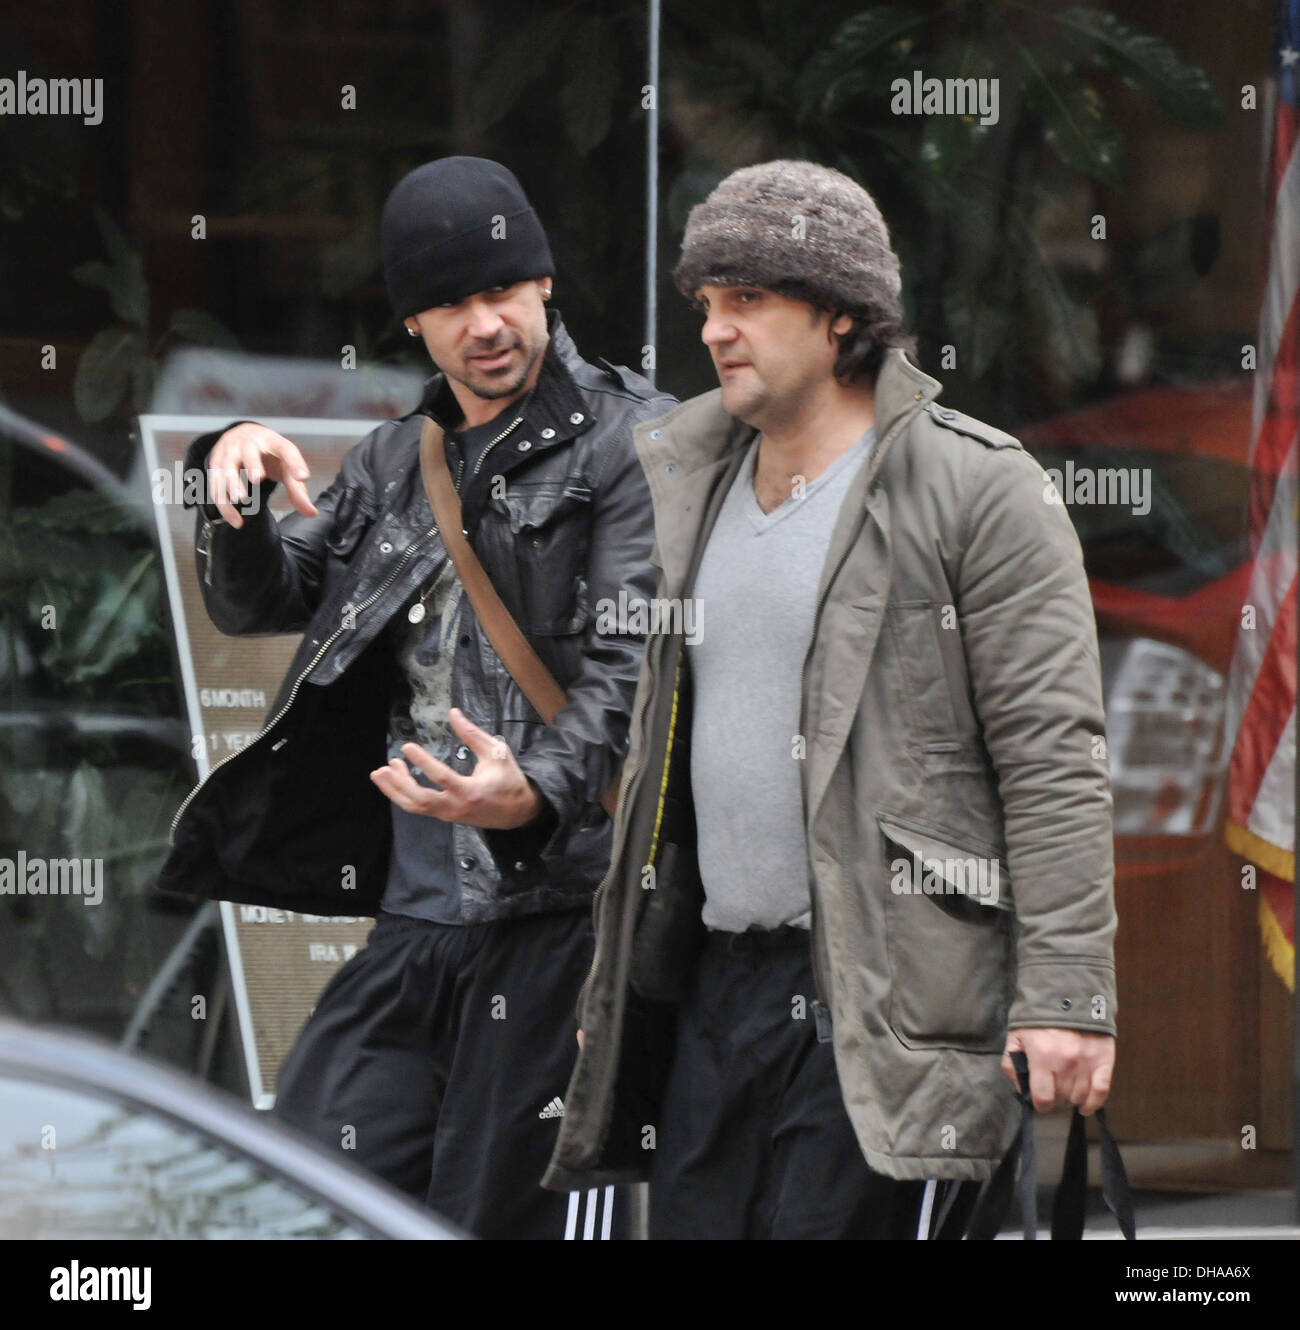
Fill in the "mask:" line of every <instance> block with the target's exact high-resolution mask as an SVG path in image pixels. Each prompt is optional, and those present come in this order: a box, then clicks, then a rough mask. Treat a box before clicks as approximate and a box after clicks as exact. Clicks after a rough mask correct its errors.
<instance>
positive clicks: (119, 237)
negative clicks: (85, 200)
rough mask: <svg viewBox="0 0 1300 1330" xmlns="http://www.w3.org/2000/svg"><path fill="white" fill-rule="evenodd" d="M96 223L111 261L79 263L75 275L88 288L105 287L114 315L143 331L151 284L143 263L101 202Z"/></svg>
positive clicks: (73, 273)
mask: <svg viewBox="0 0 1300 1330" xmlns="http://www.w3.org/2000/svg"><path fill="white" fill-rule="evenodd" d="M95 221H96V223H97V224H98V226H99V234H100V236H101V237H102V238H103V241H104V248H105V250H106V251H107V252H108V262H107V263H106V264H95V263H89V264H86V263H83V264H79V265H78V266H77V267H76V268H74V269H73V271H72V275H73V277H75V278H77V280H78V281H83V282H86V283H87V284H88V285H91V286H102V287H103V288H104V290H105V291H107V292H108V298H109V300H110V302H111V303H112V306H113V313H114V314H116V315H117V317H118V318H119V319H121V320H122V322H123V323H130V324H134V325H135V327H137V328H144V327H146V326H147V325H148V322H149V284H148V282H146V281H145V276H144V263H143V261H142V260H141V258H140V255H139V253H138V252H137V251H136V250H134V249H132V248H131V245H130V243H129V242H128V240H127V238H126V236H125V235H123V233H122V231H121V228H120V227H119V226H118V225H117V223H116V222H115V221H113V219H112V217H110V216H109V214H108V211H107V210H106V209H105V208H104V207H103V206H102V205H100V204H98V203H97V204H95ZM88 269H89V272H87V270H88ZM78 274H81V275H80V276H78Z"/></svg>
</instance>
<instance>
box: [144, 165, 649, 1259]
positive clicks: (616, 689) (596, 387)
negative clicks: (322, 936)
mask: <svg viewBox="0 0 1300 1330" xmlns="http://www.w3.org/2000/svg"><path fill="white" fill-rule="evenodd" d="M382 243H383V253H384V271H385V277H386V281H387V285H388V291H389V295H390V298H391V301H392V304H393V308H394V310H395V312H396V314H397V316H398V317H399V318H400V319H401V320H402V321H403V323H404V325H405V327H406V330H407V332H408V334H409V335H411V336H412V337H417V336H418V337H421V338H422V339H423V342H424V345H425V347H426V349H427V350H428V352H429V355H430V357H431V359H432V360H433V361H434V364H435V366H436V367H437V369H438V370H439V371H440V372H439V373H437V374H435V375H434V377H433V378H431V379H430V380H429V381H428V383H427V385H426V389H425V393H424V396H423V399H422V401H421V403H420V405H419V408H418V409H417V410H416V411H415V412H413V413H412V414H411V415H409V416H407V417H405V418H404V419H402V420H398V421H391V422H388V423H385V424H383V425H381V426H379V428H377V429H376V430H374V431H373V432H372V433H371V434H369V435H368V436H367V437H366V438H365V439H364V440H362V441H361V443H359V444H358V445H357V446H356V447H355V448H353V449H352V450H351V451H350V452H349V453H348V455H347V456H346V457H345V458H344V460H343V463H342V466H341V468H340V471H339V475H338V477H337V478H336V479H335V480H334V482H333V483H332V484H331V485H330V486H329V488H328V489H326V490H325V491H324V492H323V493H322V494H321V495H320V497H319V498H318V499H317V500H316V501H315V503H313V502H312V501H311V499H310V498H309V496H308V493H307V490H306V488H305V485H304V482H305V481H306V479H307V467H306V465H305V463H304V462H303V459H302V456H301V454H300V453H299V451H298V449H297V448H296V447H295V446H294V444H293V443H292V442H291V441H290V440H288V439H286V438H284V437H283V436H281V435H279V434H277V433H275V432H274V431H272V430H269V429H267V428H265V427H263V426H260V425H257V424H255V423H252V422H240V423H238V424H236V425H233V426H231V427H229V428H228V429H226V430H225V431H223V432H219V433H216V434H210V435H205V436H203V437H202V438H199V439H196V440H195V442H194V444H193V445H192V446H191V450H190V455H189V458H188V464H189V465H193V466H202V465H206V466H207V468H208V473H209V478H210V482H211V492H212V493H213V494H214V495H215V496H217V497H218V498H220V496H222V495H229V501H221V502H216V503H213V504H209V505H205V506H204V507H203V508H202V511H201V513H200V516H199V531H198V541H197V550H198V556H197V557H198V563H199V578H200V584H201V586H202V588H203V594H204V598H205V604H206V606H207V609H208V612H209V614H210V615H211V616H212V619H213V621H214V623H216V624H217V626H218V627H219V628H221V629H222V630H223V631H225V632H229V633H276V632H292V631H303V638H302V643H301V646H300V648H299V651H298V654H297V656H296V658H295V660H294V663H293V665H292V667H291V669H290V671H289V674H288V676H287V677H286V680H285V683H284V686H283V689H282V691H281V694H280V696H279V697H278V698H277V700H276V702H275V704H274V705H273V706H272V708H271V710H270V712H269V713H268V715H269V719H268V723H267V726H266V728H265V729H264V731H263V732H262V734H261V735H259V736H258V739H257V740H256V741H255V742H254V743H252V744H250V745H249V746H248V747H247V748H245V749H244V750H242V751H241V752H239V753H238V754H236V755H235V756H234V757H233V758H232V759H231V760H230V761H228V762H226V763H224V764H222V765H221V766H220V767H218V768H215V769H214V770H213V772H212V773H211V775H210V776H209V778H208V779H207V781H206V782H205V783H204V784H203V785H202V786H200V787H199V789H198V790H197V791H196V793H195V794H194V795H193V796H192V797H191V799H190V800H189V801H187V803H186V805H185V806H184V808H183V810H182V814H181V816H180V818H179V819H178V823H177V826H176V829H175V833H174V837H173V843H174V848H173V851H172V854H171V857H170V858H169V860H168V862H167V864H166V865H165V866H164V869H163V875H162V880H161V885H162V886H164V887H166V888H169V889H172V890H177V891H184V892H187V893H190V894H200V895H205V896H212V897H217V898H220V899H225V900H234V901H243V902H250V903H255V904H263V905H273V906H278V907H282V908H289V909H295V910H306V911H310V912H315V913H324V914H349V915H351V914H366V913H368V914H373V915H375V916H376V917H377V920H378V922H377V925H376V928H375V930H374V931H373V932H372V933H371V936H370V939H369V942H368V944H367V946H366V947H365V948H364V949H363V950H362V951H361V952H359V953H358V954H357V955H356V956H355V957H353V958H352V959H351V960H350V961H348V962H347V963H346V964H345V965H344V966H343V968H342V969H341V970H340V971H339V972H338V973H337V974H336V975H335V977H334V978H333V980H332V981H331V982H330V983H329V985H328V986H327V987H326V989H325V991H324V992H323V993H322V994H321V997H320V999H319V1001H318V1003H317V1005H316V1008H315V1009H314V1011H313V1013H312V1015H311V1017H310V1019H309V1020H308V1022H307V1024H306V1026H305V1028H304V1030H303V1031H302V1033H301V1035H300V1036H299V1039H298V1041H297V1043H296V1045H295V1046H294V1048H293V1050H292V1051H291V1052H290V1054H289V1056H288V1058H287V1059H286V1061H285V1063H284V1066H283V1068H282V1069H281V1072H280V1076H279V1082H278V1085H277V1101H276V1109H275V1111H276V1114H277V1116H279V1117H280V1118H281V1119H282V1120H283V1121H285V1122H287V1123H290V1124H292V1125H293V1126H295V1127H297V1128H299V1129H301V1130H303V1131H305V1132H307V1133H309V1134H310V1135H312V1136H313V1137H315V1138H316V1139H318V1140H319V1141H321V1142H322V1143H323V1144H324V1145H325V1146H326V1147H327V1148H330V1149H335V1150H341V1151H344V1152H350V1153H345V1154H344V1157H345V1158H351V1159H353V1160H357V1161H359V1162H360V1163H362V1164H363V1165H366V1166H367V1167H369V1168H371V1169H372V1170H374V1171H375V1172H376V1173H378V1174H379V1175H380V1176H382V1177H384V1178H385V1179H386V1180H388V1181H389V1182H391V1183H392V1184H393V1185H395V1186H397V1187H399V1188H400V1189H401V1190H403V1191H405V1192H407V1193H409V1194H410V1195H412V1196H414V1197H417V1198H418V1199H419V1200H421V1201H423V1202H426V1203H427V1204H428V1205H429V1206H430V1207H432V1208H433V1209H434V1210H436V1211H438V1212H439V1213H440V1214H442V1215H444V1216H445V1217H447V1218H448V1219H450V1220H452V1221H453V1222H455V1223H457V1224H459V1225H460V1226H461V1227H463V1228H464V1229H466V1230H467V1231H469V1232H471V1233H473V1234H476V1235H478V1236H490V1237H556V1238H559V1237H570V1238H573V1237H588V1238H590V1237H609V1236H611V1235H612V1234H616V1233H618V1232H620V1231H621V1230H622V1229H623V1227H624V1225H623V1223H622V1219H621V1216H619V1217H617V1218H616V1215H615V1200H616V1194H615V1192H614V1189H613V1188H612V1187H609V1188H600V1189H596V1190H593V1191H585V1192H584V1193H582V1194H579V1193H573V1194H571V1195H569V1196H568V1197H563V1196H557V1195H555V1194H554V1193H551V1192H546V1191H544V1190H542V1189H541V1187H540V1186H539V1181H540V1178H541V1174H542V1172H543V1169H544V1167H545V1164H546V1160H547V1157H548V1155H549V1153H550V1150H551V1148H552V1146H553V1144H554V1141H555V1136H556V1131H557V1129H558V1124H559V1121H560V1120H561V1118H562V1116H563V1113H564V1105H563V1102H562V1098H561V1096H562V1095H563V1093H564V1088H565V1085H566V1083H567V1079H568V1074H569V1071H570V1068H571V1064H572V1061H573V1055H574V1052H575V1048H576V1045H575V1042H574V1035H575V1030H576V1022H575V1020H574V1015H573V1012H574V1006H575V1002H576V1000H577V996H578V990H579V987H580V985H581V982H582V979H583V976H584V975H585V973H586V970H587V966H588V963H589V961H590V957H591V950H592V929H591V899H592V893H593V891H594V889H595V887H596V885H597V883H598V882H599V881H600V878H601V876H602V874H603V872H604V870H605V867H606V865H607V863H608V858H609V851H610V832H611V824H610V820H609V818H608V817H607V816H606V814H605V812H604V811H603V810H602V808H601V798H602V795H604V793H605V791H606V790H607V788H608V787H609V785H610V783H611V781H612V780H613V778H614V777H615V775H616V774H617V772H618V769H619V766H620V763H621V760H622V757H623V755H624V752H625V750H626V747H627V716H628V712H629V711H630V708H631V703H632V695H633V692H634V689H635V685H636V679H637V672H638V669H639V665H640V657H641V652H642V647H643V645H644V634H643V633H641V632H640V631H637V629H638V628H639V624H638V623H637V622H634V621H631V620H625V621H611V619H610V617H609V616H608V615H605V614H604V613H602V609H601V607H602V603H604V602H608V603H611V604H626V603H633V604H634V603H636V602H637V601H639V600H643V599H644V598H645V597H647V596H648V595H649V593H650V591H651V588H652V586H653V572H652V569H651V566H650V564H649V554H650V549H651V543H652V535H653V528H652V517H651V508H650V503H649V494H648V490H647V486H646V481H645V477H644V474H643V473H642V470H641V467H640V465H639V463H638V461H637V458H636V455H635V453H634V451H633V449H632V428H633V426H634V425H635V424H636V423H637V422H638V421H640V420H642V419H645V418H647V417H649V416H652V415H655V414H656V413H659V412H661V411H662V410H663V409H664V408H665V406H666V405H667V404H669V403H670V402H671V399H670V398H667V397H666V396H664V395H663V394H659V393H657V392H656V391H655V389H654V388H653V386H652V385H651V384H650V383H648V382H647V381H646V380H645V379H643V378H641V377H640V376H639V375H637V374H634V373H632V372H631V371H629V370H627V369H624V368H621V367H616V366H613V365H610V364H609V363H608V362H605V361H601V362H599V367H597V366H594V365H590V364H588V363H586V362H585V361H584V360H582V359H581V358H580V357H579V355H578V353H577V351H576V349H575V348H574V345H573V343H572V341H571V340H570V339H569V336H568V334H567V333H566V332H565V329H564V326H563V324H562V323H561V322H560V319H559V316H558V314H556V313H555V312H554V311H552V312H551V313H550V316H549V317H548V316H547V310H546V303H545V302H546V301H547V300H549V298H550V296H551V290H552V283H553V280H554V263H553V261H552V258H551V252H550V247H549V245H548V244H547V239H546V235H545V232H544V231H543V229H542V226H541V223H540V222H539V221H538V219H537V216H536V214H535V213H534V212H533V209H532V208H531V206H530V205H529V203H528V200H527V198H526V197H525V196H524V193H523V190H522V189H521V187H520V185H519V182H518V181H517V180H516V179H515V177H514V176H513V175H512V174H511V173H510V171H508V170H507V169H506V168H505V167H503V166H501V165H499V164H498V163H496V162H491V161H486V160H483V159H480V158H474V157H449V158H444V159H442V160H440V161H435V162H430V163H428V164H426V165H424V166H421V167H419V168H418V169H416V170H414V171H412V172H411V173H410V174H409V175H407V176H406V177H405V178H404V179H402V180H401V181H400V182H399V183H398V185H397V186H396V188H395V189H394V190H393V192H392V194H391V195H390V197H389V199H388V202H387V204H386V205H385V208H384V213H383V219H382ZM426 416H428V417H432V418H433V419H434V420H435V421H436V422H437V423H438V424H440V425H441V426H442V427H443V429H444V431H445V449H446V456H447V462H448V466H449V468H450V471H451V475H452V478H453V481H454V483H455V485H456V487H457V489H458V490H459V494H460V500H461V505H462V513H463V525H464V528H465V534H466V535H467V536H468V538H469V541H470V544H471V545H472V547H473V549H474V551H475V553H476V554H477V556H478V559H479V560H480V562H481V563H482V565H483V568H484V569H485V570H486V572H487V574H488V576H489V577H490V579H491V581H492V583H493V585H494V586H495V588H496V591H497V592H498V594H499V595H500V596H501V598H502V600H503V601H504V603H505V605H506V607H507V609H508V610H509V611H510V613H511V615H512V617H513V618H514V619H515V621H516V623H517V624H518V625H519V627H520V628H521V629H522V631H523V633H524V635H525V637H526V638H527V639H528V641H529V642H530V644H531V645H532V647H533V648H534V650H535V651H536V652H537V654H538V655H539V656H540V657H541V659H542V661H543V662H544V663H545V665H546V666H547V667H548V668H549V670H550V672H551V673H552V674H553V675H554V677H555V679H556V681H557V682H558V683H559V685H560V687H561V688H562V689H563V690H564V692H565V694H566V701H565V704H564V706H563V707H562V708H561V709H560V711H559V712H558V714H556V715H555V717H554V720H553V722H552V723H550V724H545V723H543V721H542V718H541V716H540V715H539V714H538V713H537V712H536V711H535V710H534V709H533V707H532V706H531V704H530V703H529V701H528V700H527V698H526V697H525V695H524V693H523V691H522V690H521V688H520V687H519V685H518V684H517V683H516V682H515V680H514V679H513V678H512V677H511V675H510V673H509V672H508V671H507V669H506V668H505V666H504V665H503V664H502V662H501V660H500V658H499V657H498V656H497V654H496V652H495V651H494V650H493V647H492V645H491V643H490V642H489V641H488V638H487V636H486V634H485V633H484V631H483V629H482V627H481V625H480V623H479V621H478V619H477V616H476V615H475V612H474V608H473V606H472V605H471V603H470V602H469V599H468V598H467V597H466V596H464V595H463V594H462V592H463V588H462V586H461V583H460V580H459V577H458V575H457V572H456V569H455V567H454V566H453V565H452V563H451V561H450V560H449V559H448V557H447V554H446V551H445V549H444V546H443V542H442V538H441V536H440V535H439V533H438V531H437V524H436V523H435V522H434V520H433V517H432V514H431V512H430V508H429V503H428V500H427V499H426V496H425V490H424V488H423V485H422V481H421V472H420V462H419V441H420V434H421V425H422V423H423V421H424V419H425V417H426ZM276 483H282V484H284V486H285V489H286V492H287V495H288V497H289V499H290V500H291V502H292V503H293V506H294V508H295V509H296V510H297V511H296V512H294V513H291V514H290V515H289V516H287V517H286V518H285V519H283V520H282V521H281V522H280V523H279V524H278V525H277V523H276V522H275V521H274V520H273V519H272V518H271V516H270V514H269V512H268V511H267V505H266V498H267V494H266V492H265V491H267V490H269V488H270V487H272V486H274V485H275V484H276ZM258 485H260V486H261V487H262V490H263V492H262V493H261V494H259V495H257V496H255V497H256V499H257V502H256V503H252V502H249V501H248V499H249V498H250V497H253V496H251V490H250V487H251V486H258ZM621 598H626V599H621Z"/></svg>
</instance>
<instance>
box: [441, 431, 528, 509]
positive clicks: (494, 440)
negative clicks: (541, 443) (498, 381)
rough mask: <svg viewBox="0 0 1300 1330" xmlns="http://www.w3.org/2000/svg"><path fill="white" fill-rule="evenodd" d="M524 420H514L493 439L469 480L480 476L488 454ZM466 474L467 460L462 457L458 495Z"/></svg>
mask: <svg viewBox="0 0 1300 1330" xmlns="http://www.w3.org/2000/svg"><path fill="white" fill-rule="evenodd" d="M523 420H524V418H523V416H516V417H515V418H514V420H512V421H511V422H510V424H509V425H507V426H506V427H505V429H503V430H502V431H501V433H500V434H498V435H497V436H496V438H495V439H493V440H492V442H491V443H489V444H488V446H487V447H486V448H484V449H483V451H482V452H481V453H479V455H478V461H477V462H475V463H474V470H473V471H471V472H470V476H469V478H470V479H471V480H473V479H474V477H475V476H477V475H478V472H479V467H481V466H482V465H483V463H484V462H485V461H486V460H487V455H488V453H490V452H491V451H492V449H493V448H495V447H496V446H497V444H498V443H500V442H501V440H502V439H504V438H505V437H506V435H507V434H513V433H514V431H515V430H516V429H517V428H518V427H519V426H520V425H522V424H523ZM464 474H465V459H464V458H463V457H462V458H461V459H460V464H459V465H458V466H457V467H456V493H457V494H459V493H460V482H461V478H462V477H463V476H464Z"/></svg>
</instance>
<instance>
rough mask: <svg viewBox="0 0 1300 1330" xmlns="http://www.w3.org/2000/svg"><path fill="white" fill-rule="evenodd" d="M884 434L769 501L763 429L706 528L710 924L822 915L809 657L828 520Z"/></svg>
mask: <svg viewBox="0 0 1300 1330" xmlns="http://www.w3.org/2000/svg"><path fill="white" fill-rule="evenodd" d="M874 445H875V430H874V429H871V430H868V431H867V433H866V434H864V435H863V436H862V438H860V439H859V440H858V442H857V443H856V444H854V446H853V447H852V448H850V449H849V450H848V451H847V452H845V453H842V454H841V455H840V456H839V457H837V458H836V459H835V461H834V462H832V463H831V465H830V466H829V467H828V468H827V469H826V470H825V471H823V472H822V473H821V475H819V476H818V477H817V478H816V479H815V480H813V481H811V482H810V483H808V484H806V485H805V486H804V487H803V489H802V493H801V494H795V495H792V496H791V497H790V498H789V499H787V500H786V501H785V502H784V503H782V504H780V505H779V506H778V507H777V508H774V509H773V510H772V512H770V513H764V512H763V510H762V508H760V507H759V504H758V499H757V497H756V496H755V493H754V465H755V462H756V459H757V455H758V441H757V440H756V441H755V442H754V443H753V444H752V445H751V446H750V449H749V454H748V456H747V457H746V458H745V461H744V463H743V464H742V466H741V468H740V472H739V474H738V475H737V476H736V479H735V481H734V483H733V484H732V486H731V489H730V490H729V492H728V494H727V497H726V499H725V500H724V501H723V505H722V508H721V510H720V511H719V513H718V519H717V522H716V524H715V525H714V528H713V530H712V532H711V533H710V534H709V541H708V544H707V546H706V547H705V551H704V557H703V559H702V561H701V564H700V570H699V574H698V577H697V579H696V584H695V597H696V599H697V601H698V602H699V611H702V615H701V617H700V619H699V622H700V624H701V631H700V632H699V634H698V637H699V640H698V642H697V643H695V644H693V645H690V644H688V646H687V651H688V652H689V653H690V654H689V660H690V666H691V676H692V680H693V687H694V703H693V716H692V721H691V787H692V793H693V796H694V800H695V814H696V821H697V824H698V827H699V863H700V874H701V879H702V881H703V883H704V894H705V903H704V922H705V923H706V924H707V925H708V927H710V928H714V929H723V930H726V931H727V932H735V933H742V932H745V931H746V930H747V929H751V928H759V929H772V928H778V927H780V926H781V925H782V924H792V925H795V926H797V927H803V928H806V927H808V926H809V924H810V922H811V919H810V909H811V906H810V900H809V888H808V855H807V845H806V838H805V834H804V821H803V795H802V790H801V785H800V770H799V764H800V762H802V761H804V760H806V757H805V756H804V751H803V741H802V738H801V736H800V735H799V711H800V699H801V695H802V689H803V666H804V658H805V656H806V655H807V653H808V648H809V646H810V645H811V642H812V630H813V619H814V616H815V614H816V609H817V588H818V585H819V583H820V581H821V574H822V567H823V565H824V563H825V560H826V551H827V549H828V547H829V545H830V539H831V530H832V528H833V527H834V525H835V519H836V518H837V517H838V515H839V511H840V505H841V504H842V502H843V500H844V495H845V491H846V490H847V489H848V487H849V483H850V482H851V481H852V479H853V476H854V475H855V473H856V472H857V471H858V469H859V468H860V467H861V466H862V465H863V464H864V463H865V462H866V460H867V458H868V457H869V456H870V454H871V450H872V448H873V447H874ZM699 611H697V613H698V612H699Z"/></svg>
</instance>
